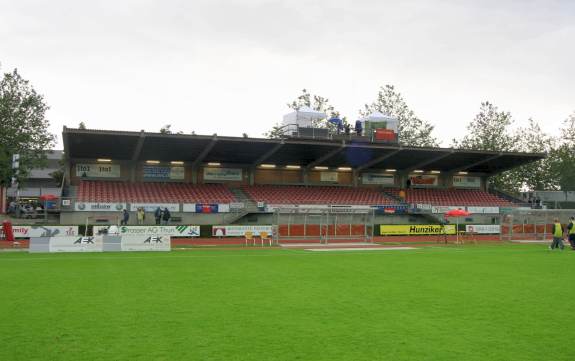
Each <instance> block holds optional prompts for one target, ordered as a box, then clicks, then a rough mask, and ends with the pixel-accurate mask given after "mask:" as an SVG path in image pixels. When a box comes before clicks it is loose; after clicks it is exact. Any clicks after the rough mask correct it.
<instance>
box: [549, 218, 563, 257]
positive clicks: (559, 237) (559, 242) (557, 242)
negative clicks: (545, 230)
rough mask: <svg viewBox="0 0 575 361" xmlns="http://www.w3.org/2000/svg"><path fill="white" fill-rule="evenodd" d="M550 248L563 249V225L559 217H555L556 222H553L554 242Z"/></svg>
mask: <svg viewBox="0 0 575 361" xmlns="http://www.w3.org/2000/svg"><path fill="white" fill-rule="evenodd" d="M549 248H550V249H555V248H561V250H563V226H561V223H560V222H559V219H557V218H555V224H553V243H551V246H549Z"/></svg>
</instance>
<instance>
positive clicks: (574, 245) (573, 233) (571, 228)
mask: <svg viewBox="0 0 575 361" xmlns="http://www.w3.org/2000/svg"><path fill="white" fill-rule="evenodd" d="M567 237H568V239H569V244H570V245H571V249H572V250H574V251H575V217H570V218H569V224H568V225H567Z"/></svg>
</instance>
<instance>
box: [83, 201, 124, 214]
mask: <svg viewBox="0 0 575 361" xmlns="http://www.w3.org/2000/svg"><path fill="white" fill-rule="evenodd" d="M126 207H127V206H126V203H94V202H76V203H75V204H74V210H75V211H78V212H119V211H121V210H122V209H125V208H126Z"/></svg>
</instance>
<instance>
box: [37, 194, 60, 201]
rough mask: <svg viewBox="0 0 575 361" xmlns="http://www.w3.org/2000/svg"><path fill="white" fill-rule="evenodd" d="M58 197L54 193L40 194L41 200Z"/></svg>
mask: <svg viewBox="0 0 575 361" xmlns="http://www.w3.org/2000/svg"><path fill="white" fill-rule="evenodd" d="M56 199H58V197H57V196H55V195H53V194H42V195H41V196H40V200H41V201H53V200H56Z"/></svg>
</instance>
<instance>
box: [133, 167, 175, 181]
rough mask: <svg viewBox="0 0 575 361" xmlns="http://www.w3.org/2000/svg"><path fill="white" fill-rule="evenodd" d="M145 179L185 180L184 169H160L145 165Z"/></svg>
mask: <svg viewBox="0 0 575 361" xmlns="http://www.w3.org/2000/svg"><path fill="white" fill-rule="evenodd" d="M142 171H143V175H144V178H146V179H165V180H167V179H173V180H183V179H184V167H159V166H152V165H145V166H144V167H143V168H142Z"/></svg>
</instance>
